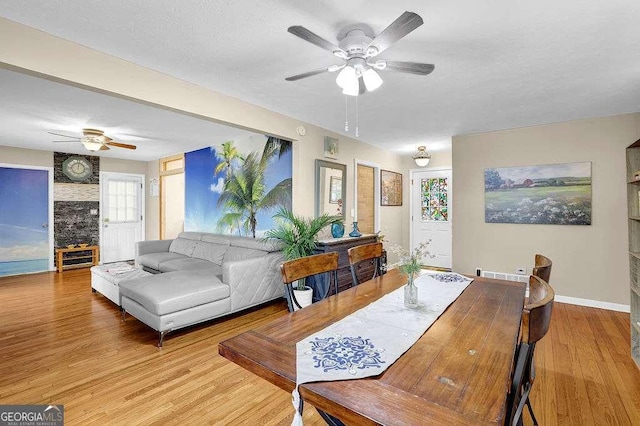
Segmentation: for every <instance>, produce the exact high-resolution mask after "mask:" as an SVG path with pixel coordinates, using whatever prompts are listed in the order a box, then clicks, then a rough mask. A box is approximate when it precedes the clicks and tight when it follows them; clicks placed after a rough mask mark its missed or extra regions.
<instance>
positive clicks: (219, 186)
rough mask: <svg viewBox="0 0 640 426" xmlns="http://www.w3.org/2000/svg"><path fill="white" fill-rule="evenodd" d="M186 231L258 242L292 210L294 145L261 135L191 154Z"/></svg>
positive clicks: (188, 158) (188, 155)
mask: <svg viewBox="0 0 640 426" xmlns="http://www.w3.org/2000/svg"><path fill="white" fill-rule="evenodd" d="M184 163H185V223H184V230H185V231H198V232H211V233H217V234H229V235H241V236H249V237H254V238H260V237H262V235H263V234H264V233H265V232H266V231H267V230H268V229H271V228H272V227H273V226H274V222H273V219H272V216H273V214H274V213H275V212H276V209H277V208H278V207H284V208H286V209H291V180H292V153H291V142H290V141H286V140H282V139H278V138H274V137H267V136H262V135H254V136H250V137H248V138H245V139H243V140H238V141H228V142H224V143H222V144H220V145H219V146H213V147H208V148H203V149H200V150H197V151H192V152H187V153H186V154H185V156H184Z"/></svg>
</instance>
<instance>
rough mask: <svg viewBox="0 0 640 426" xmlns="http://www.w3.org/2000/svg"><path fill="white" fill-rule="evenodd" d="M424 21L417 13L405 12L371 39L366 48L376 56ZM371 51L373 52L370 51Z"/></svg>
mask: <svg viewBox="0 0 640 426" xmlns="http://www.w3.org/2000/svg"><path fill="white" fill-rule="evenodd" d="M423 23H424V21H423V20H422V18H421V17H420V15H418V14H417V13H413V12H404V13H403V14H402V15H400V16H399V17H398V19H396V20H395V21H393V22H392V23H391V25H389V26H388V27H387V28H385V29H384V30H383V31H382V32H381V33H380V34H378V36H377V37H376V38H374V39H373V40H371V43H369V46H368V47H367V49H366V50H365V51H366V52H367V55H369V56H376V55H377V54H379V53H381V52H383V51H384V50H386V49H388V48H389V47H390V46H391V45H392V44H393V43H395V42H396V41H398V40H400V39H401V38H402V37H404V36H406V35H407V34H409V33H410V32H411V31H413V30H415V29H416V28H418V27H419V26H420V25H422V24H423ZM371 51H372V54H370V53H369V52H371Z"/></svg>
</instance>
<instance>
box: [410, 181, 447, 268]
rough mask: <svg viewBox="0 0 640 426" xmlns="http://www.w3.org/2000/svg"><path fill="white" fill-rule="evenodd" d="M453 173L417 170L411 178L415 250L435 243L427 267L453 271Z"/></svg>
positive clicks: (412, 243) (412, 241)
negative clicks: (420, 245) (420, 246)
mask: <svg viewBox="0 0 640 426" xmlns="http://www.w3.org/2000/svg"><path fill="white" fill-rule="evenodd" d="M451 189H452V184H451V169H442V170H424V171H422V170H417V171H414V172H412V174H411V247H412V248H414V247H416V246H417V245H418V244H420V243H421V242H423V241H428V240H431V243H430V244H429V251H430V252H431V254H432V255H434V257H433V258H426V259H423V260H422V262H423V264H424V265H427V266H435V267H438V268H447V269H450V268H451V251H452V250H451V248H452V226H451V217H452V216H451V206H452V202H451V195H452V194H451Z"/></svg>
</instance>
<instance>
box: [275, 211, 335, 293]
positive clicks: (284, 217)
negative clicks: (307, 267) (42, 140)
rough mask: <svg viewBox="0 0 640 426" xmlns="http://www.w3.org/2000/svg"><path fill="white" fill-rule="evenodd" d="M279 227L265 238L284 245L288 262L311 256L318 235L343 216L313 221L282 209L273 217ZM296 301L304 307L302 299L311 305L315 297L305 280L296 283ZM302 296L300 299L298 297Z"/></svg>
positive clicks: (284, 254)
mask: <svg viewBox="0 0 640 426" xmlns="http://www.w3.org/2000/svg"><path fill="white" fill-rule="evenodd" d="M273 218H274V219H275V220H276V222H277V223H278V225H277V226H276V227H275V228H273V229H270V230H268V231H267V232H266V233H265V234H264V236H265V239H267V240H278V241H280V242H281V243H282V254H283V256H284V258H285V259H286V260H293V259H298V258H301V257H305V256H311V255H312V254H313V251H314V250H315V248H316V243H317V240H318V234H319V233H320V231H321V230H322V229H323V228H325V227H326V226H329V225H331V224H333V223H338V222H340V221H341V220H342V217H341V216H331V215H328V214H326V213H325V214H322V215H321V216H318V217H316V218H313V219H309V218H305V217H302V216H298V215H295V214H294V213H293V212H292V211H290V210H287V209H285V208H282V207H281V208H280V209H279V210H278V212H277V213H276V214H275V215H274V216H273ZM294 292H300V293H306V296H305V294H300V293H296V296H295V297H296V300H298V302H299V303H300V304H301V305H302V303H301V301H302V299H308V305H310V304H311V300H312V297H313V292H312V288H311V287H309V286H307V285H305V283H304V282H303V280H300V281H298V282H297V283H296V288H295V289H294ZM298 294H300V298H299V297H298Z"/></svg>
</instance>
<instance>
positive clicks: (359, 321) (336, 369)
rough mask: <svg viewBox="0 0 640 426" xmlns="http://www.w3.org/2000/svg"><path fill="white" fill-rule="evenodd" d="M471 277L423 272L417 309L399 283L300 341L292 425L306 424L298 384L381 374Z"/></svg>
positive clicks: (459, 291) (417, 281)
mask: <svg viewBox="0 0 640 426" xmlns="http://www.w3.org/2000/svg"><path fill="white" fill-rule="evenodd" d="M472 281H473V280H472V279H470V278H467V277H465V276H462V275H460V274H456V273H453V272H444V273H438V272H434V273H428V274H424V275H422V276H420V277H418V278H417V279H416V280H415V281H414V282H415V284H416V286H417V287H418V302H419V305H418V307H417V308H414V309H409V308H406V307H405V306H404V287H400V288H399V289H397V290H394V291H393V292H391V293H389V294H387V295H385V296H383V297H382V298H380V299H378V300H376V301H375V302H373V303H371V304H370V305H367V306H365V307H364V308H362V309H360V310H358V311H356V312H354V313H353V314H351V315H349V316H347V317H345V318H343V319H342V320H340V321H338V322H336V323H334V324H332V325H330V326H328V327H326V328H324V329H323V330H321V331H319V332H317V333H314V334H312V335H310V336H309V337H307V338H305V339H303V340H301V341H299V342H298V343H297V344H296V388H295V390H294V391H293V406H294V407H295V409H296V414H295V417H294V419H293V423H292V425H302V416H301V413H300V412H299V411H298V410H299V406H300V394H299V393H298V386H300V385H301V384H303V383H310V382H321V381H322V382H324V381H334V380H350V379H361V378H364V377H370V376H375V375H378V374H380V373H382V372H383V371H385V370H386V369H387V368H389V367H390V366H391V365H392V364H393V363H394V362H395V361H396V360H397V359H398V358H400V356H401V355H402V354H403V353H405V352H406V351H407V350H408V349H409V348H411V346H413V344H414V343H415V342H416V341H418V339H419V338H420V336H422V335H423V334H424V332H425V331H427V329H428V328H429V327H430V326H431V324H433V323H434V322H435V321H436V319H438V317H439V316H440V315H442V313H443V312H444V311H445V310H446V309H447V307H448V306H449V305H450V304H451V303H453V301H455V300H456V299H457V298H458V296H460V294H462V292H463V291H464V290H465V289H466V288H467V286H468V285H469V284H470V283H471V282H472Z"/></svg>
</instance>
